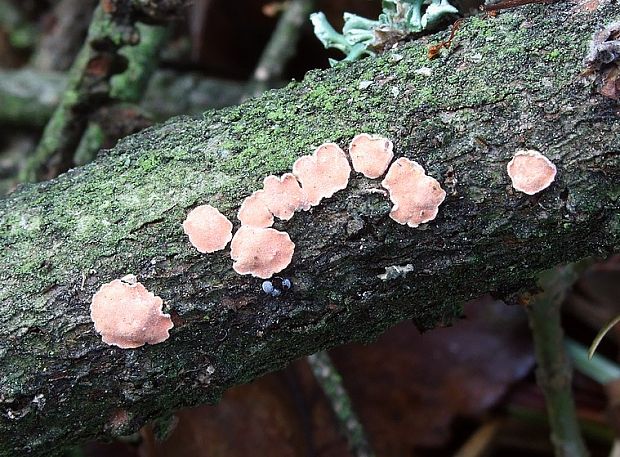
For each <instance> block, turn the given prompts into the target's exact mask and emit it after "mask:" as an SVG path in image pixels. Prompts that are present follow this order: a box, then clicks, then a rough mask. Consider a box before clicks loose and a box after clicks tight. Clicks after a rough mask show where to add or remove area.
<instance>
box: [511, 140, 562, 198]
mask: <svg viewBox="0 0 620 457" xmlns="http://www.w3.org/2000/svg"><path fill="white" fill-rule="evenodd" d="M507 170H508V176H510V179H511V180H512V187H514V188H515V189H516V190H518V191H520V192H523V193H526V194H528V195H534V194H536V193H538V192H540V191H541V190H543V189H546V188H547V187H549V186H550V185H551V183H552V182H553V180H554V179H555V175H556V173H557V169H556V168H555V165H554V164H553V163H552V162H551V161H550V160H549V159H547V158H546V157H545V156H544V155H542V154H541V153H540V152H538V151H535V150H533V149H529V150H523V149H521V150H518V151H517V152H516V153H515V155H514V157H513V158H512V160H511V161H510V162H508V166H507Z"/></svg>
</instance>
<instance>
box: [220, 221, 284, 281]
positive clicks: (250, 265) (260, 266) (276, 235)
mask: <svg viewBox="0 0 620 457" xmlns="http://www.w3.org/2000/svg"><path fill="white" fill-rule="evenodd" d="M294 250H295V244H294V243H293V242H292V241H291V238H290V237H289V236H288V233H286V232H279V231H277V230H275V229H272V228H258V227H248V226H243V225H242V226H241V228H240V229H239V230H237V233H235V236H234V237H233V240H232V243H231V244H230V257H231V258H232V259H233V260H234V261H235V263H234V264H233V269H234V270H235V271H236V272H237V273H239V274H242V275H247V274H250V275H252V276H254V277H257V278H262V279H267V278H270V277H271V276H273V275H274V274H275V273H278V272H279V271H282V270H284V269H285V268H286V267H287V266H288V265H289V264H290V263H291V259H292V258H293V251H294Z"/></svg>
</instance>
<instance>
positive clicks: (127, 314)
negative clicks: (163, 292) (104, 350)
mask: <svg viewBox="0 0 620 457" xmlns="http://www.w3.org/2000/svg"><path fill="white" fill-rule="evenodd" d="M162 304H163V301H162V299H161V298H159V297H157V296H155V295H154V294H153V293H152V292H149V291H148V290H146V288H145V287H144V286H143V285H142V284H140V283H139V282H138V281H137V279H136V277H135V276H134V275H127V276H125V277H123V278H122V279H115V280H114V281H112V282H109V283H107V284H104V285H103V286H101V288H100V289H99V290H98V291H97V293H96V294H95V295H93V300H92V302H91V304H90V318H91V319H92V320H93V322H94V323H95V330H96V331H97V332H98V333H100V334H101V339H102V340H103V342H104V343H107V344H110V345H115V346H118V347H119V348H123V349H130V348H137V347H140V346H143V345H144V344H146V343H148V344H157V343H161V342H162V341H165V340H167V339H168V337H169V334H168V331H169V330H170V329H171V328H172V327H173V324H172V320H171V319H170V315H169V314H164V313H162V311H161V307H162Z"/></svg>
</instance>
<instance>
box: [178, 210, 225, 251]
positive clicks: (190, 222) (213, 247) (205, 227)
mask: <svg viewBox="0 0 620 457" xmlns="http://www.w3.org/2000/svg"><path fill="white" fill-rule="evenodd" d="M232 228H233V225H232V223H231V222H230V221H229V220H228V219H227V218H226V216H224V215H223V214H222V213H220V212H219V211H218V210H217V208H214V207H213V206H211V205H201V206H197V207H196V208H194V209H193V210H191V211H190V213H189V214H188V215H187V218H186V219H185V221H184V222H183V231H184V232H185V233H186V234H187V236H189V241H190V243H192V246H194V247H195V248H196V249H198V251H200V252H202V253H203V254H204V253H211V252H215V251H219V250H220V249H224V248H225V247H226V245H227V244H228V242H229V241H230V240H231V239H232Z"/></svg>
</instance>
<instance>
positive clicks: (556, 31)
mask: <svg viewBox="0 0 620 457" xmlns="http://www.w3.org/2000/svg"><path fill="white" fill-rule="evenodd" d="M573 7H574V5H573V4H572V3H570V2H562V3H559V4H555V5H552V6H543V5H531V6H527V7H524V8H519V9H518V10H514V11H513V12H510V13H505V14H504V13H502V14H500V15H499V16H498V17H496V18H470V19H468V20H467V21H465V22H464V24H463V26H462V27H461V28H460V30H459V32H458V33H457V35H456V38H455V42H454V43H453V45H452V48H451V49H450V52H449V53H447V54H443V55H442V56H441V57H440V58H438V59H436V60H433V61H428V60H427V57H426V53H427V49H426V46H425V44H423V43H414V44H412V45H410V46H406V47H404V48H401V49H398V50H396V51H393V52H390V53H387V54H386V55H384V56H382V57H380V58H377V59H366V60H364V61H362V62H359V63H357V64H354V65H349V66H345V67H342V68H336V69H332V70H328V71H322V72H313V73H311V74H309V75H308V76H307V77H306V79H305V80H304V81H303V82H301V83H294V84H291V85H290V86H289V87H287V88H285V89H282V90H279V91H271V92H268V93H267V94H265V95H264V96H262V97H260V98H257V99H254V100H250V101H248V102H247V103H245V104H243V105H241V106H239V107H234V108H229V109H225V110H222V111H218V112H208V113H206V114H205V116H204V118H203V119H193V118H176V119H173V120H171V121H169V122H167V123H166V124H163V125H161V126H158V127H155V128H151V129H148V130H146V131H144V132H143V133H140V134H138V135H134V136H131V137H128V138H126V139H124V140H123V141H121V142H120V143H119V144H118V146H117V147H115V148H114V149H113V150H110V151H106V152H104V153H102V154H100V157H99V158H98V160H97V161H95V162H94V163H91V164H89V165H87V166H85V167H82V168H79V169H75V170H72V171H70V172H68V173H66V174H64V175H62V176H60V177H59V178H57V179H55V180H53V181H49V182H45V183H41V184H36V185H26V186H23V187H21V188H20V189H18V190H17V191H16V192H15V193H13V194H12V195H11V196H9V197H8V198H7V199H5V200H4V201H2V202H0V246H1V247H2V250H1V252H2V253H1V254H0V256H1V258H0V265H2V267H1V270H0V279H1V284H2V286H1V288H0V432H2V436H3V438H2V440H0V455H16V454H20V453H23V452H24V451H26V450H28V451H30V452H31V453H32V454H33V455H46V456H49V455H56V454H57V453H58V452H59V450H60V449H61V448H62V446H63V445H67V444H70V443H74V442H78V441H82V440H86V439H89V438H96V437H102V436H104V435H113V434H126V433H129V432H131V431H132V430H135V428H136V427H138V426H140V425H141V424H143V423H144V422H145V421H147V420H150V419H153V418H156V417H161V416H165V415H166V414H169V413H171V412H172V411H173V410H174V409H175V408H179V407H182V406H188V405H196V404H199V403H204V402H213V401H216V400H217V399H218V397H219V396H220V395H221V393H222V392H223V391H224V390H225V389H226V388H228V387H230V386H232V385H235V384H239V383H243V382H248V381H250V380H251V379H253V378H255V377H257V376H259V375H261V374H263V373H266V372H268V371H271V370H275V369H278V368H281V367H283V366H284V365H286V364H287V363H288V362H289V361H291V360H293V359H295V358H297V357H300V356H303V355H307V354H311V353H313V352H315V351H317V350H320V349H324V348H328V347H332V346H335V345H338V344H341V343H343V342H346V341H351V340H357V341H360V340H361V341H369V340H371V339H373V338H374V337H376V336H377V335H378V334H380V333H381V332H382V331H383V330H385V329H386V328H388V327H390V326H391V325H394V324H395V323H397V322H399V321H402V320H404V319H413V320H414V321H415V322H416V323H417V324H418V325H419V326H420V327H422V328H431V327H433V326H436V325H438V324H439V323H442V322H447V321H450V320H452V319H454V318H457V317H458V316H459V304H460V303H462V302H463V301H464V300H467V299H469V298H472V297H476V296H478V295H481V294H483V293H485V292H488V291H492V292H494V293H496V294H497V295H499V296H505V295H506V294H510V293H513V292H515V291H517V290H519V289H521V288H523V287H530V286H532V285H533V284H534V283H535V279H534V278H535V276H536V274H537V272H539V271H540V270H542V269H546V268H549V267H551V266H553V265H556V264H558V263H563V262H568V261H572V260H575V259H579V258H581V257H584V256H601V257H604V256H607V255H609V254H610V253H612V252H614V251H617V250H618V248H619V247H620V236H619V231H620V210H619V201H618V198H619V196H620V117H619V115H618V105H617V103H616V102H615V101H612V100H607V99H605V98H603V97H602V96H600V95H598V94H596V93H595V91H594V90H593V88H592V87H591V86H589V85H588V84H585V83H584V82H583V81H582V77H581V73H582V71H583V67H582V61H583V57H584V56H585V54H586V53H587V50H588V45H589V41H590V38H591V36H592V34H593V33H594V32H595V31H596V30H598V29H599V28H600V27H602V26H603V25H605V24H606V23H608V22H610V21H612V20H614V19H615V20H618V19H619V18H620V17H619V13H618V11H617V6H616V5H613V4H607V5H606V6H605V5H602V6H600V7H599V9H598V10H596V11H594V12H579V11H577V10H574V11H573V10H571V8H573ZM445 36H447V34H446V33H444V34H442V35H441V36H438V37H433V39H436V40H439V39H441V38H442V37H445ZM422 67H428V68H430V70H431V75H430V76H424V74H423V73H424V72H417V70H419V69H421V68H422ZM369 83H370V84H369ZM359 132H373V133H378V134H383V135H386V136H388V137H390V138H391V139H393V140H394V143H395V151H396V154H397V156H406V157H409V158H412V159H415V160H417V161H418V162H420V163H421V164H423V165H424V167H425V168H426V170H427V172H428V173H429V174H430V175H432V176H434V177H435V178H437V179H438V180H439V181H440V182H441V183H442V186H443V187H444V188H445V189H446V191H447V192H448V197H447V199H446V201H445V202H444V204H443V205H442V206H441V208H440V212H439V215H438V217H437V219H436V220H434V221H433V222H431V223H429V224H427V225H426V226H424V227H420V228H418V229H412V228H408V227H406V226H404V227H403V226H401V225H398V224H396V223H395V222H394V221H392V220H391V219H390V218H389V217H388V214H389V211H390V203H389V200H388V199H387V198H386V196H385V195H383V194H382V193H380V192H377V189H379V182H378V181H377V180H374V181H372V180H367V179H363V178H360V177H358V176H356V177H355V178H354V179H353V180H352V181H351V183H350V185H349V187H348V188H347V189H346V190H344V191H341V192H339V193H338V194H336V195H335V196H334V197H333V198H331V199H329V200H327V201H324V202H323V203H322V204H321V205H320V206H318V207H315V208H313V209H312V210H311V211H308V212H301V213H299V214H297V215H295V217H294V218H293V219H292V220H291V221H289V222H286V223H282V222H278V223H276V228H279V229H281V230H286V231H287V232H288V233H289V234H290V235H291V238H292V239H293V240H294V242H295V243H296V250H295V255H294V257H293V261H292V264H291V265H290V267H288V268H287V269H286V270H285V271H284V272H282V276H286V277H288V278H291V280H292V282H293V288H292V289H291V291H289V292H288V293H286V294H283V295H282V296H280V297H276V298H273V297H270V296H267V295H265V294H264V293H263V292H262V291H261V282H262V281H261V280H259V279H255V278H251V277H247V276H239V275H237V274H236V273H235V272H234V271H233V270H232V268H231V260H230V258H229V257H228V254H229V252H228V250H225V251H221V252H218V253H214V254H211V255H201V254H199V253H198V252H197V251H196V250H195V249H193V248H192V247H191V246H190V245H189V243H188V241H187V238H186V236H185V235H184V234H183V231H182V228H181V222H182V221H183V219H184V218H185V216H186V214H187V213H188V211H189V210H190V209H191V208H192V207H194V206H195V205H197V204H201V203H210V204H212V205H214V206H216V207H217V208H219V209H220V210H221V211H222V212H223V213H224V214H226V215H227V216H228V217H229V218H230V219H231V220H235V217H234V216H235V213H236V210H237V209H238V207H239V205H240V203H241V200H242V199H243V198H244V197H245V196H247V195H248V194H249V193H250V192H251V191H253V190H255V189H257V188H259V187H260V186H261V183H262V179H263V177H265V176H266V175H268V174H272V173H273V174H279V173H284V172H286V171H289V170H290V169H291V166H292V164H293V162H294V161H295V159H296V158H297V157H299V156H301V155H303V154H308V153H310V152H312V150H313V149H314V147H316V146H317V145H319V144H320V143H321V142H324V141H335V142H338V143H339V144H341V145H342V146H343V147H344V146H346V144H347V143H348V142H349V141H350V140H351V138H352V137H353V136H354V135H355V134H357V133H359ZM523 147H526V148H534V149H538V150H540V151H542V152H543V153H544V154H546V155H547V156H548V157H549V158H550V159H551V160H553V161H554V162H555V163H556V165H557V166H558V176H557V178H556V181H555V183H554V184H553V185H552V186H551V187H550V188H549V189H547V190H545V191H544V192H542V193H541V194H539V195H537V196H533V197H528V196H525V195H523V194H521V193H517V192H514V191H513V190H512V189H511V186H510V182H509V179H508V176H507V175H506V171H505V169H506V164H507V162H508V161H509V160H510V158H511V157H512V155H513V153H514V151H515V149H517V148H523ZM236 225H237V226H238V223H237V222H236ZM399 265H400V266H402V265H408V268H405V269H404V270H408V272H407V273H406V274H403V273H402V270H400V271H401V273H399V269H398V268H393V267H394V266H399ZM390 267H392V268H390ZM128 273H133V274H136V275H137V276H138V278H139V280H141V282H142V283H143V284H145V286H146V287H147V288H148V289H149V290H151V291H152V292H154V293H155V294H157V295H159V296H161V297H162V298H163V299H164V300H165V306H166V309H167V310H168V311H169V312H170V313H171V314H172V316H173V320H174V323H175V327H174V328H173V330H172V331H171V337H170V339H169V340H167V341H166V342H164V343H162V344H158V345H154V346H147V347H142V348H139V349H134V350H122V349H118V348H116V347H110V346H107V345H105V344H103V343H102V342H101V339H100V338H99V336H98V335H97V334H96V333H95V331H94V329H93V325H92V322H91V321H90V318H89V304H90V300H91V297H92V295H93V294H94V293H95V291H96V290H97V289H98V288H99V287H100V286H101V285H102V284H103V283H105V282H108V281H110V280H112V279H115V278H119V277H122V276H124V275H125V274H128ZM383 274H385V275H383ZM380 276H381V277H380ZM121 412H126V415H125V414H124V413H121ZM124 419H126V420H124Z"/></svg>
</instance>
